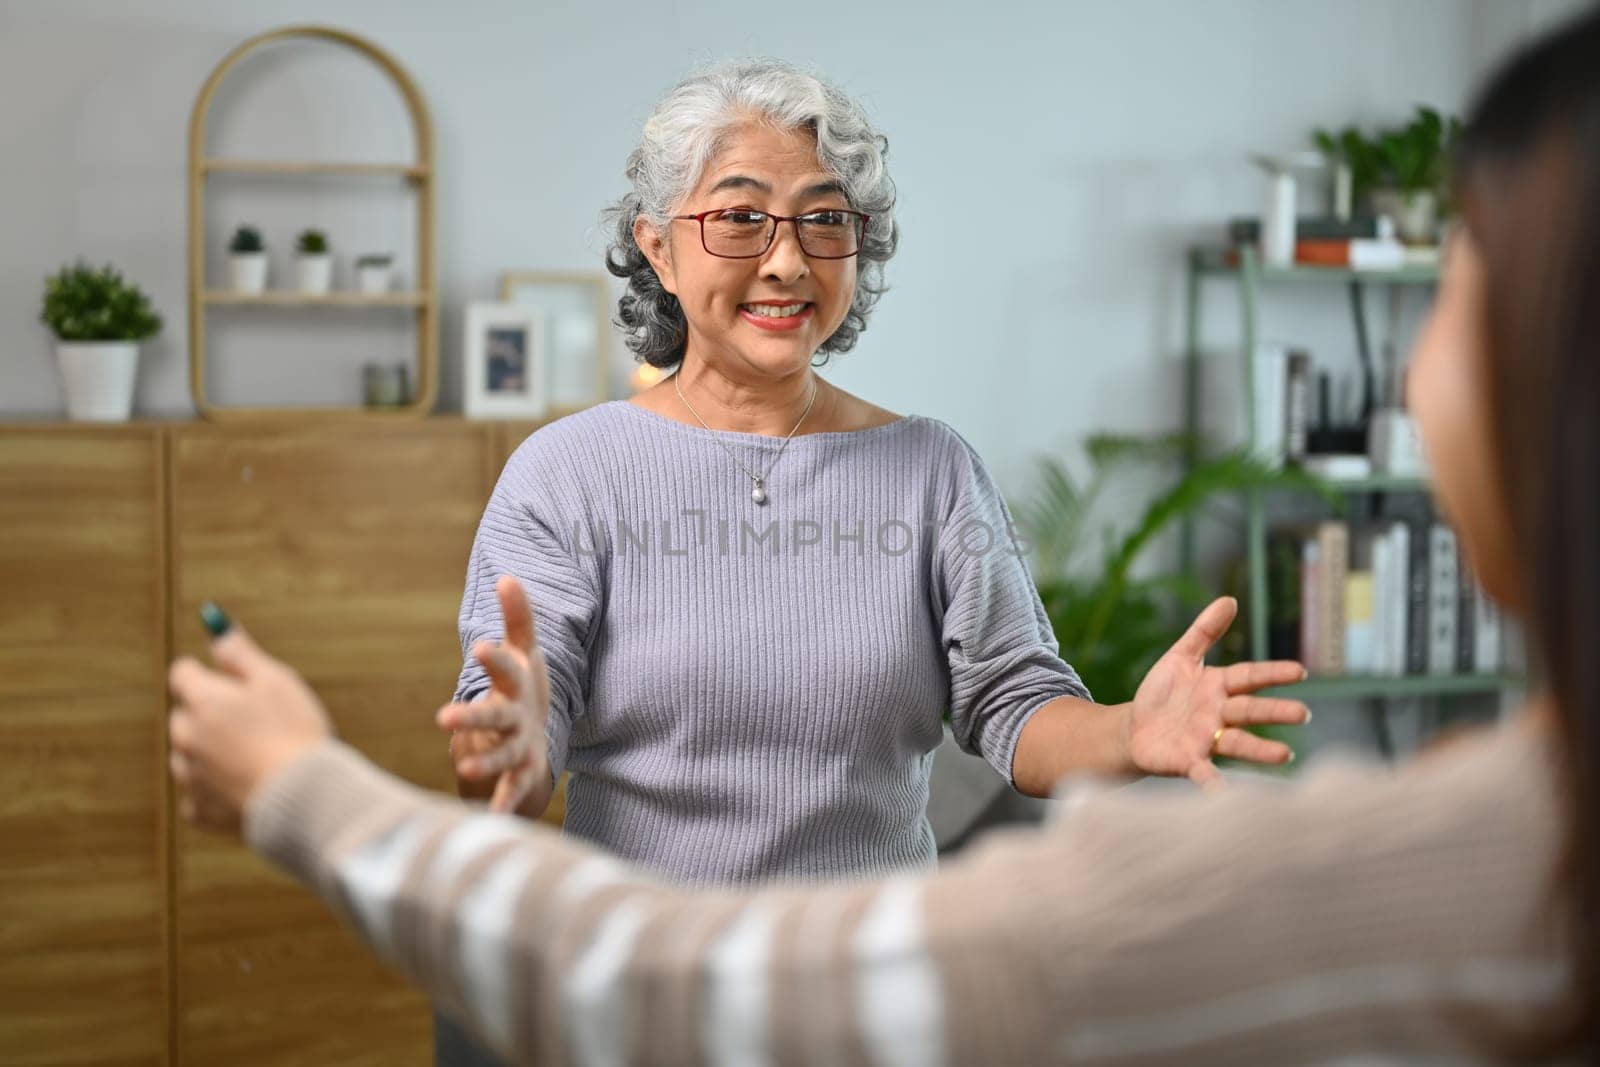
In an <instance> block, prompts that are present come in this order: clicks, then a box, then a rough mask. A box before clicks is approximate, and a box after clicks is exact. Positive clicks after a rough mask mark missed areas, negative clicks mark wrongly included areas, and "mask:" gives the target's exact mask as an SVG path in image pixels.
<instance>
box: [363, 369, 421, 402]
mask: <svg viewBox="0 0 1600 1067" xmlns="http://www.w3.org/2000/svg"><path fill="white" fill-rule="evenodd" d="M361 395H362V397H363V398H364V399H365V400H366V404H367V407H369V408H394V407H404V406H405V405H406V404H408V403H410V401H411V368H410V367H407V366H406V365H405V364H404V363H366V364H363V365H362V367H361Z"/></svg>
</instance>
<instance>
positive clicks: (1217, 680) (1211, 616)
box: [1127, 597, 1311, 787]
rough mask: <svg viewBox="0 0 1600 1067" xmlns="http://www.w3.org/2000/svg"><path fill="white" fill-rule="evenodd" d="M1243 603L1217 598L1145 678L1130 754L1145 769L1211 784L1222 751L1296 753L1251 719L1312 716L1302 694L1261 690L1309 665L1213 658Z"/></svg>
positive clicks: (1257, 759)
mask: <svg viewBox="0 0 1600 1067" xmlns="http://www.w3.org/2000/svg"><path fill="white" fill-rule="evenodd" d="M1238 611H1239V603H1238V601H1236V600H1234V599H1233V598H1232V597H1221V598H1219V599H1217V600H1214V601H1212V602H1211V603H1210V604H1209V605H1208V606H1207V607H1206V609H1205V610H1204V611H1202V612H1201V613H1200V615H1199V616H1198V617H1197V618H1196V619H1195V621H1194V623H1193V624H1192V625H1191V626H1190V627H1189V630H1188V632H1187V633H1185V634H1184V635H1183V636H1182V637H1181V638H1179V639H1178V642H1177V643H1176V644H1175V645H1173V646H1172V647H1171V648H1170V649H1168V650H1167V652H1166V654H1165V655H1163V656H1162V657H1161V658H1160V659H1159V660H1157V661H1156V664H1155V666H1153V667H1151V668H1150V672H1149V673H1148V674H1146V675H1145V677H1144V681H1142V682H1141V683H1140V684H1139V691H1138V692H1137V693H1136V694H1134V698H1133V705H1132V710H1131V714H1130V715H1129V717H1128V739H1127V745H1128V755H1129V757H1130V759H1131V760H1132V761H1133V764H1134V766H1135V767H1137V768H1138V769H1139V770H1141V771H1143V772H1144V773H1146V774H1163V775H1173V776H1181V777H1187V778H1189V779H1191V780H1192V781H1194V782H1195V784H1197V785H1200V786H1205V787H1211V786H1215V785H1219V784H1220V783H1221V775H1220V774H1219V773H1218V771H1217V768H1216V764H1214V763H1213V762H1212V758H1213V757H1215V756H1227V757H1230V758H1232V759H1239V760H1247V761H1250V762H1254V763H1273V764H1282V763H1288V762H1289V761H1290V760H1292V759H1293V758H1294V753H1293V752H1292V751H1291V750H1290V748H1289V746H1288V745H1286V744H1284V743H1283V742H1281V741H1269V740H1267V739H1266V738H1262V737H1257V736H1256V735H1255V734H1252V733H1250V732H1249V731H1248V730H1246V729H1245V727H1247V726H1262V725H1267V724H1285V725H1299V724H1302V723H1306V722H1309V721H1310V720H1311V712H1310V710H1309V709H1308V708H1307V707H1306V706H1305V705H1304V704H1302V703H1301V702H1300V701H1298V700H1283V699H1275V698H1271V697H1262V696H1257V695H1255V694H1256V693H1258V692H1259V691H1260V690H1262V689H1267V688H1270V687H1272V686H1280V685H1290V684H1292V683H1294V682H1299V681H1303V680H1304V679H1305V677H1306V670H1305V668H1304V667H1303V666H1301V665H1300V664H1298V663H1295V662H1293V661H1289V660H1276V661H1271V662H1259V663H1235V664H1232V665H1231V666H1227V667H1208V666H1206V662H1205V657H1206V653H1207V652H1209V651H1210V650H1211V646H1212V645H1214V644H1216V643H1217V641H1218V640H1220V639H1221V637H1222V635H1223V634H1225V633H1227V631H1228V627H1229V626H1230V625H1231V624H1232V623H1233V620H1234V617H1235V616H1236V615H1237V614H1238Z"/></svg>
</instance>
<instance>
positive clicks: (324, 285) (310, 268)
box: [294, 252, 333, 296]
mask: <svg viewBox="0 0 1600 1067" xmlns="http://www.w3.org/2000/svg"><path fill="white" fill-rule="evenodd" d="M294 271H295V280H296V282H297V283H298V285H299V289H300V291H301V292H302V293H307V294H309V295H312V296H322V295H323V294H325V293H327V291H328V290H329V289H331V288H332V287H333V256H331V255H329V254H328V253H326V252H323V253H320V254H318V255H314V256H308V255H304V254H301V255H298V256H295V257H294Z"/></svg>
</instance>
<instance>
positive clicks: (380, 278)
mask: <svg viewBox="0 0 1600 1067" xmlns="http://www.w3.org/2000/svg"><path fill="white" fill-rule="evenodd" d="M393 274H394V271H393V269H392V268H390V267H357V268H356V291H357V292H359V293H364V294H366V295H367V296H379V295H381V294H383V293H387V292H388V291H389V286H390V279H391V278H392V277H393Z"/></svg>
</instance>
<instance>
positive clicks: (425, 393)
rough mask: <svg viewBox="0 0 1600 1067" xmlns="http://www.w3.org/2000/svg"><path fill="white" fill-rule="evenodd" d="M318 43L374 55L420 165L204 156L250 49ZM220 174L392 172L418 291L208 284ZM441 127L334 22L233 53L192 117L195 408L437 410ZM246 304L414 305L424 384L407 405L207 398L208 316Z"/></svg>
mask: <svg viewBox="0 0 1600 1067" xmlns="http://www.w3.org/2000/svg"><path fill="white" fill-rule="evenodd" d="M296 39H311V40H323V41H331V42H333V43H335V44H340V45H344V46H346V47H348V48H351V49H353V50H355V51H356V52H358V53H360V54H361V55H364V56H366V57H367V58H368V59H370V60H371V61H372V62H373V63H374V64H376V65H377V66H378V67H379V68H380V69H382V70H383V71H384V73H386V74H387V75H388V76H389V79H390V80H391V81H392V82H394V85H395V88H397V89H398V90H399V91H400V94H401V96H403V97H404V98H405V103H406V108H407V110H408V111H409V112H410V115H411V127H412V131H413V133H414V135H415V142H416V159H415V161H414V162H411V163H393V164H389V163H345V162H338V161H325V162H299V161H293V160H249V159H213V158H210V157H208V156H207V155H206V143H205V141H206V136H205V134H206V118H207V116H208V115H209V114H210V111H211V98H212V96H213V95H214V94H215V93H216V90H217V86H218V85H220V84H221V83H222V80H223V79H224V78H225V77H227V75H228V73H229V72H230V71H231V70H233V69H234V67H236V66H237V65H238V64H239V62H240V61H241V60H243V59H244V58H245V57H246V56H248V55H249V54H250V53H252V52H255V51H257V50H258V49H261V48H264V47H266V46H267V45H270V44H274V43H276V42H279V41H287V40H296ZM213 174H253V175H282V176H285V177H291V178H292V177H297V176H305V175H330V174H331V175H347V176H358V177H384V176H389V175H392V176H394V177H397V178H401V179H403V180H405V181H406V182H409V183H410V184H411V185H412V186H413V187H414V191H415V199H416V205H417V235H416V236H417V248H416V288H415V289H414V290H412V291H410V292H398V293H385V294H382V295H379V296H364V295H360V294H356V293H348V292H335V293H329V294H327V295H325V296H309V295H301V294H299V293H293V292H284V291H270V292H266V293H262V294H260V295H259V296H251V295H245V294H240V293H233V292H229V291H226V290H208V289H207V288H206V262H205V204H206V181H207V179H208V178H209V177H210V176H211V175H213ZM433 176H434V169H433V122H432V120H431V119H430V118H429V117H428V108H427V105H426V104H425V103H423V100H422V94H421V93H419V92H418V91H417V86H416V83H415V82H413V81H412V79H411V76H410V75H409V74H407V73H406V71H405V69H404V68H403V67H401V66H400V64H399V63H398V62H396V61H395V59H394V57H393V56H391V55H389V54H388V53H387V52H385V51H384V50H383V49H381V48H379V47H378V46H377V45H375V44H373V43H372V42H371V41H368V40H366V39H364V38H361V37H358V36H356V35H355V34H353V33H348V32H346V31H344V30H339V29H334V28H332V27H329V26H287V27H284V28H283V29H278V30H272V31H270V32H268V33H263V34H261V35H260V36H257V37H252V38H251V39H250V40H248V41H245V42H244V43H243V44H241V45H240V46H239V47H237V48H235V49H234V50H233V51H232V52H229V53H228V55H227V56H225V57H224V58H223V60H222V62H221V63H219V64H217V68H216V69H215V70H213V71H212V72H211V76H210V77H209V78H207V79H206V83H205V85H204V86H203V87H202V88H201V90H200V95H199V96H198V97H197V98H196V99H195V102H194V112H193V114H192V115H191V116H190V118H189V387H190V391H191V392H192V393H193V395H194V404H195V408H196V409H197V410H198V411H199V412H200V414H201V415H202V416H204V417H205V418H208V419H226V418H251V417H255V418H261V417H278V418H284V417H291V418H319V417H322V416H326V415H329V414H341V415H348V414H351V413H354V412H359V413H362V414H369V415H373V416H390V417H392V416H394V415H426V414H427V413H429V412H430V411H432V410H433V405H434V401H435V399H436V398H437V396H438V391H439V290H438V283H437V280H436V278H435V277H434V254H433V220H434V211H433V193H434V186H433ZM240 304H248V305H252V306H261V307H274V308H296V307H333V308H339V307H366V308H409V309H414V311H415V314H416V316H417V321H416V333H417V364H416V388H415V393H414V396H413V398H412V400H411V402H410V403H409V404H407V405H405V406H404V407H387V408H363V407H354V408H351V407H345V408H340V407H298V408H293V407H291V408H255V407H237V406H218V405H216V404H214V403H212V401H211V399H210V398H209V397H208V395H207V393H206V312H207V310H208V309H209V308H211V307H219V306H223V305H240Z"/></svg>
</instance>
